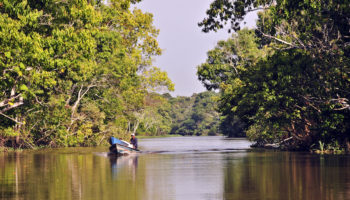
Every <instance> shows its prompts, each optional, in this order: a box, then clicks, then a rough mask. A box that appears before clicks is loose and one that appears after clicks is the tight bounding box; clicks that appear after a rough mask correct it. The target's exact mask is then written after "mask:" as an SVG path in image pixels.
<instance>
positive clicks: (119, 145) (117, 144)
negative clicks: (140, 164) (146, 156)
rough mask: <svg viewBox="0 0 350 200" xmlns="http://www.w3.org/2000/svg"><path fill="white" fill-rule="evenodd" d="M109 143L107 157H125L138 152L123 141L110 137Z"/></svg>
mask: <svg viewBox="0 0 350 200" xmlns="http://www.w3.org/2000/svg"><path fill="white" fill-rule="evenodd" d="M109 143H110V144H111V146H110V147H109V155H126V154H130V153H136V152H140V150H138V149H135V148H133V146H132V145H131V144H130V143H128V142H126V141H124V140H119V139H117V138H115V137H110V138H109Z"/></svg>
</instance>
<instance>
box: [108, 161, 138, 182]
mask: <svg viewBox="0 0 350 200" xmlns="http://www.w3.org/2000/svg"><path fill="white" fill-rule="evenodd" d="M138 157H139V155H138V154H134V155H127V156H113V155H112V156H109V162H110V164H111V174H112V178H113V179H114V180H116V179H117V178H118V173H122V171H123V170H125V169H126V170H127V171H128V174H130V175H131V177H132V179H133V180H134V181H135V180H136V173H137V166H138Z"/></svg>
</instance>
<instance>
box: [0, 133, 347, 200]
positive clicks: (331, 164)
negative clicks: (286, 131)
mask: <svg viewBox="0 0 350 200" xmlns="http://www.w3.org/2000/svg"><path fill="white" fill-rule="evenodd" d="M250 145H251V143H250V142H248V141H247V140H245V139H226V138H224V137H219V136H215V137H174V138H149V139H139V147H140V149H141V150H142V153H138V154H134V155H129V156H122V157H118V158H116V157H108V156H107V151H108V147H97V148H64V149H46V150H39V151H24V152H20V153H0V199H21V200H22V199H33V200H41V199H42V200H48V199H64V200H66V199H67V200H70V199H87V200H90V199H91V200H98V199H118V200H128V199H130V200H172V199H181V200H182V199H183V200H187V199H188V200H196V199H198V200H211V199H227V200H229V199H232V200H236V199H237V200H241V199H242V200H245V199H248V200H249V199H252V200H253V199H254V200H255V199H256V200H275V199H276V200H288V199H291V200H296V199H307V200H313V199H315V200H322V199H330V200H333V199H334V200H342V199H349V200H350V156H349V155H316V154H310V153H300V152H279V151H271V150H253V149H251V148H250V147H249V146H250Z"/></svg>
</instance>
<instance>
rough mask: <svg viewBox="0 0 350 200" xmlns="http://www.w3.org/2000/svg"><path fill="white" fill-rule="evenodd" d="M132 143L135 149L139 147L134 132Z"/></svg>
mask: <svg viewBox="0 0 350 200" xmlns="http://www.w3.org/2000/svg"><path fill="white" fill-rule="evenodd" d="M130 144H132V145H133V146H134V149H137V138H136V137H135V134H134V133H133V134H131V139H130Z"/></svg>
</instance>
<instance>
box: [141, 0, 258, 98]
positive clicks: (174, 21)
mask: <svg viewBox="0 0 350 200" xmlns="http://www.w3.org/2000/svg"><path fill="white" fill-rule="evenodd" d="M212 1H213V0H143V1H142V2H141V3H138V4H136V7H137V8H139V9H141V10H142V11H144V12H149V13H152V14H153V18H154V25H155V27H156V28H157V29H159V30H160V33H159V36H158V42H159V46H160V48H161V49H162V50H163V52H162V55H161V56H158V57H155V60H154V62H153V65H154V66H156V67H159V68H160V69H162V70H163V71H166V72H167V73H168V76H169V78H170V79H171V80H172V81H173V83H174V84H175V91H174V92H171V95H172V96H191V95H192V94H193V93H199V92H203V91H205V88H204V87H203V86H202V84H201V82H200V81H198V78H197V75H196V72H197V66H199V65H200V64H202V63H204V62H205V60H206V58H207V55H206V53H207V52H208V51H209V50H211V49H213V48H214V47H215V45H216V43H217V42H218V41H219V40H226V39H227V38H228V37H229V36H230V35H231V34H229V33H228V32H227V30H220V31H218V32H210V33H203V32H202V31H201V28H200V27H198V25H197V24H198V22H200V21H202V20H203V19H204V18H205V17H206V14H205V12H206V10H207V9H208V8H209V6H210V3H211V2H212ZM255 19H256V14H255V15H251V16H248V17H247V19H246V21H247V24H246V25H247V26H249V27H252V26H254V24H255Z"/></svg>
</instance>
